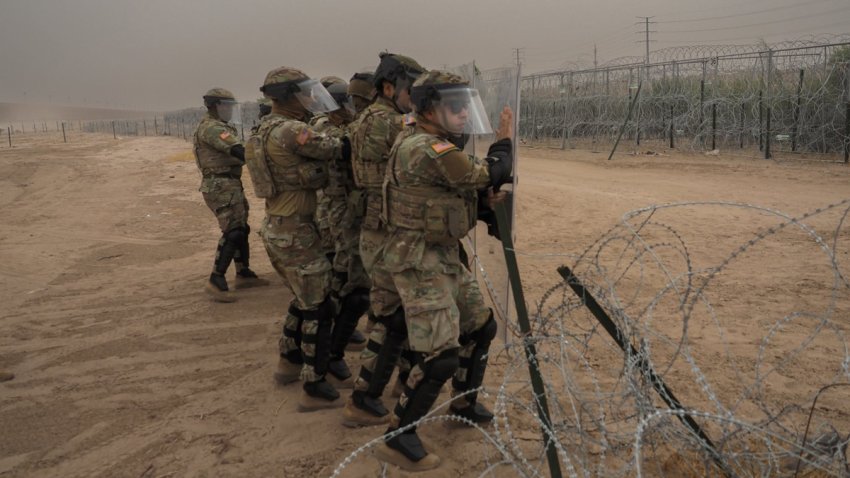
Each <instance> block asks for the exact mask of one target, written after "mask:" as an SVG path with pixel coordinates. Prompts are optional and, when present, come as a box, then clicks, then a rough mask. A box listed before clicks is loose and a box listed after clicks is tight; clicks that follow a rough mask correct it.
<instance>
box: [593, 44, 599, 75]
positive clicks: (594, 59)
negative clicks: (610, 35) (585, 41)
mask: <svg viewBox="0 0 850 478" xmlns="http://www.w3.org/2000/svg"><path fill="white" fill-rule="evenodd" d="M597 65H598V63H597V62H596V43H594V44H593V69H594V70H595V69H596V67H597Z"/></svg>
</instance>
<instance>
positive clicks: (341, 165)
mask: <svg viewBox="0 0 850 478" xmlns="http://www.w3.org/2000/svg"><path fill="white" fill-rule="evenodd" d="M311 124H312V126H314V127H315V129H316V131H319V132H321V133H326V134H329V135H331V136H333V137H338V138H344V137H346V136H348V135H347V134H346V130H345V128H344V127H343V126H334V125H333V124H331V122H330V118H328V116H327V115H322V116H319V117H317V118H315V119H314V120H313V121H312V122H311ZM338 131H342V134H337V132H338ZM353 186H354V180H353V178H352V174H351V162H346V161H344V160H343V159H339V160H334V161H331V162H329V163H328V184H327V186H325V187H324V189H322V192H323V193H324V194H325V195H327V196H332V197H345V196H348V192H349V191H350V190H351V188H352V187H353Z"/></svg>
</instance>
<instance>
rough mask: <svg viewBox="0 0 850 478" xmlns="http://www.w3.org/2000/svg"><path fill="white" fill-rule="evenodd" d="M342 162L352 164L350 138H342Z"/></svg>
mask: <svg viewBox="0 0 850 478" xmlns="http://www.w3.org/2000/svg"><path fill="white" fill-rule="evenodd" d="M342 160H343V161H344V162H346V163H349V162H351V141H349V140H348V137H343V138H342Z"/></svg>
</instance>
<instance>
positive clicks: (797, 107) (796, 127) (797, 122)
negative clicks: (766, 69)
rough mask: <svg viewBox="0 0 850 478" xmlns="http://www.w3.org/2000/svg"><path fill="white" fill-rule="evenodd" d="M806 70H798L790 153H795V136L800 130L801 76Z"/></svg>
mask: <svg viewBox="0 0 850 478" xmlns="http://www.w3.org/2000/svg"><path fill="white" fill-rule="evenodd" d="M805 73H806V70H804V69H802V68H800V83H798V84H797V103H796V104H795V105H794V127H793V128H792V129H791V151H797V134H798V132H799V128H800V96H801V95H802V94H803V75H804V74H805Z"/></svg>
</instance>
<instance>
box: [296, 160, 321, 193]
mask: <svg viewBox="0 0 850 478" xmlns="http://www.w3.org/2000/svg"><path fill="white" fill-rule="evenodd" d="M297 172H298V183H299V185H300V186H301V187H302V188H303V189H321V188H323V187H325V186H327V184H328V166H327V165H326V164H325V163H323V162H320V161H307V162H304V163H301V164H299V165H298V166H297Z"/></svg>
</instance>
